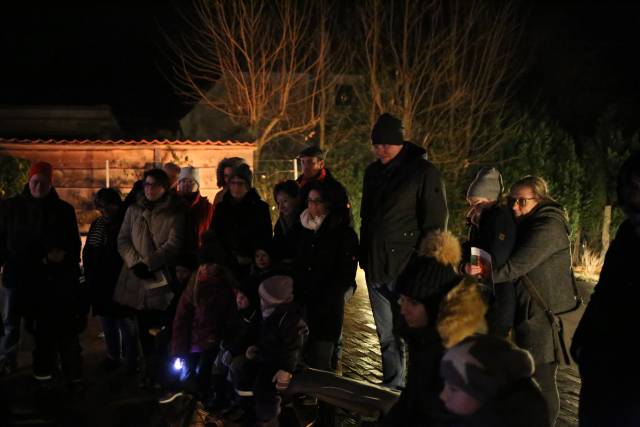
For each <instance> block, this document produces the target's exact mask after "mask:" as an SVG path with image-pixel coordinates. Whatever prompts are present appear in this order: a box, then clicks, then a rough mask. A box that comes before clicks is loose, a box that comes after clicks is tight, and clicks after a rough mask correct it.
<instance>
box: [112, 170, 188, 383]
mask: <svg viewBox="0 0 640 427" xmlns="http://www.w3.org/2000/svg"><path fill="white" fill-rule="evenodd" d="M169 188H170V187H169V177H168V176H167V174H166V173H165V172H164V171H163V170H161V169H151V170H149V171H147V172H145V174H144V195H143V196H142V195H141V196H140V197H139V198H138V200H137V202H136V203H135V204H133V205H131V206H130V207H129V209H127V213H126V214H125V217H124V222H123V223H122V227H121V229H120V234H119V235H118V252H119V253H120V256H122V259H123V261H124V265H123V267H122V271H121V272H120V277H119V279H118V284H117V285H116V290H115V293H114V299H115V301H116V302H118V303H120V304H122V305H125V306H128V307H131V308H134V309H135V310H137V324H138V333H139V334H140V343H141V346H142V352H143V356H144V358H145V362H146V366H147V372H146V380H149V381H156V382H159V381H161V377H160V376H159V375H160V374H161V369H162V367H163V366H166V365H165V363H164V361H165V358H166V351H158V350H156V348H155V347H156V346H155V342H154V336H153V335H152V334H151V333H152V332H155V331H161V330H167V331H169V330H170V327H169V326H170V325H169V323H170V321H171V319H172V312H171V310H170V309H169V308H170V305H171V302H172V301H173V299H174V294H173V291H172V289H171V286H170V284H171V283H172V281H173V271H172V270H173V267H174V265H175V262H176V259H177V257H178V255H179V253H180V251H181V250H182V245H183V240H184V231H185V230H184V228H185V224H184V221H185V217H184V212H183V211H182V210H181V208H180V207H179V204H177V202H176V201H175V199H174V196H173V195H172V194H170V193H169ZM165 350H166V349H165Z"/></svg>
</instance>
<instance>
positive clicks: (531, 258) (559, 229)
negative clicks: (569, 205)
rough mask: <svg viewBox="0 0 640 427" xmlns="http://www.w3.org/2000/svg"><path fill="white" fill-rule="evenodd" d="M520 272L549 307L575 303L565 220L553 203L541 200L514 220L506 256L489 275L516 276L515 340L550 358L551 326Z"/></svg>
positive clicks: (547, 360)
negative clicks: (511, 247)
mask: <svg viewBox="0 0 640 427" xmlns="http://www.w3.org/2000/svg"><path fill="white" fill-rule="evenodd" d="M525 274H526V275H527V276H528V277H529V279H530V280H531V282H533V284H534V285H535V286H536V289H537V290H538V291H539V293H540V295H541V296H542V298H543V299H544V300H545V301H546V302H547V304H548V305H549V306H550V307H551V309H552V310H554V311H561V310H563V309H567V308H569V307H571V306H573V305H575V299H574V295H573V288H572V276H571V274H572V272H571V253H570V242H569V225H568V223H567V220H566V216H565V213H564V210H563V208H562V207H561V206H560V205H558V204H557V203H546V204H540V205H538V206H536V207H535V208H534V210H533V211H532V212H531V213H529V214H528V215H527V216H526V217H524V218H522V219H521V220H520V221H519V222H518V224H517V238H516V246H515V248H514V250H513V252H512V254H511V257H510V258H509V259H508V260H507V262H506V263H505V264H504V265H503V266H502V267H500V268H498V269H496V270H494V275H493V279H494V281H495V282H496V283H502V282H510V281H517V283H516V298H517V307H516V314H515V320H514V332H515V342H516V344H517V345H518V346H519V347H521V348H523V349H525V350H528V351H529V352H530V353H531V355H532V356H533V359H534V361H535V363H536V364H540V363H550V362H554V361H556V353H555V350H556V349H555V348H554V341H553V333H554V332H553V329H552V327H551V325H550V323H549V320H548V319H547V317H546V315H545V313H544V311H543V310H542V309H541V308H540V307H539V306H538V305H537V304H536V303H535V302H534V301H533V300H532V299H531V297H530V295H529V293H528V292H527V290H526V288H525V287H524V285H523V284H522V282H521V280H520V278H521V277H522V276H524V275H525Z"/></svg>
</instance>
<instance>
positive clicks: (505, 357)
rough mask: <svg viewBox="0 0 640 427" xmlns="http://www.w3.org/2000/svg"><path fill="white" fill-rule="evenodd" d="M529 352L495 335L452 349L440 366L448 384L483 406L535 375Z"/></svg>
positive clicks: (471, 339)
mask: <svg viewBox="0 0 640 427" xmlns="http://www.w3.org/2000/svg"><path fill="white" fill-rule="evenodd" d="M533 372H534V364H533V359H532V357H531V354H529V352H528V351H526V350H522V349H519V348H517V347H516V346H515V345H513V344H512V343H510V342H509V341H507V340H505V339H503V338H500V337H496V336H493V335H480V334H478V335H472V336H470V337H467V338H466V339H464V340H462V341H461V342H460V343H458V344H457V345H455V346H454V347H452V348H450V349H449V350H448V351H447V352H446V353H445V355H444V357H443V358H442V361H441V363H440V374H441V375H442V377H443V378H444V380H445V382H447V383H449V384H451V385H453V386H456V387H458V388H460V389H461V390H463V391H465V392H466V393H468V394H469V395H471V396H473V397H475V398H476V399H478V400H479V401H480V402H482V403H483V404H484V403H486V402H488V401H490V400H491V399H493V398H494V397H496V396H498V395H499V394H501V393H504V392H506V391H507V390H509V388H510V387H512V386H513V385H514V384H515V383H516V382H517V381H519V380H521V379H524V378H529V377H531V376H532V375H533Z"/></svg>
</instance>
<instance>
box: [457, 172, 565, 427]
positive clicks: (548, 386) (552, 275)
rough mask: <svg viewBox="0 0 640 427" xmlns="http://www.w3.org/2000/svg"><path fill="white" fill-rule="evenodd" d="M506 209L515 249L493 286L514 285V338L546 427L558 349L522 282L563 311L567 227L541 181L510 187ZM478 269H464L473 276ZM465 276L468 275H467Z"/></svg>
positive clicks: (553, 407)
mask: <svg viewBox="0 0 640 427" xmlns="http://www.w3.org/2000/svg"><path fill="white" fill-rule="evenodd" d="M509 206H510V207H511V210H512V212H513V216H514V217H515V220H516V227H517V237H516V244H515V248H514V249H513V252H512V253H511V255H510V256H509V259H508V260H507V261H506V263H504V264H503V265H502V266H501V267H499V268H497V269H494V272H493V280H494V282H495V283H496V284H498V285H497V286H500V285H504V284H507V283H510V282H515V286H516V299H517V301H516V312H515V319H514V338H515V342H516V344H517V345H518V346H519V347H520V348H523V349H525V350H528V351H529V352H530V353H531V355H532V356H533V359H534V362H535V365H536V367H535V374H534V378H535V379H536V381H537V382H538V384H539V385H540V388H541V390H542V393H543V394H544V396H545V400H546V401H547V404H548V405H549V413H550V425H554V424H555V420H556V418H557V416H558V411H559V409H560V401H559V396H558V386H557V383H556V373H557V370H558V363H559V362H560V360H559V357H558V354H559V351H560V350H561V349H559V348H557V347H558V345H557V343H556V340H554V334H555V331H554V329H553V328H552V326H551V323H550V321H549V319H548V318H547V316H546V315H545V312H544V310H543V309H542V308H541V307H540V306H539V305H538V304H537V303H536V301H535V300H533V299H532V297H531V295H530V294H529V292H528V290H527V288H526V285H525V284H524V280H526V279H524V278H525V277H526V278H528V280H529V281H530V283H531V284H533V286H535V289H536V290H537V291H538V293H539V294H540V296H541V297H542V298H543V300H544V301H545V302H546V304H547V305H548V306H549V307H550V308H551V309H552V310H553V311H555V312H558V311H562V310H564V309H567V308H568V307H570V306H571V305H572V304H575V300H574V301H570V300H571V299H572V298H573V293H572V280H573V279H572V272H571V253H570V242H569V233H570V230H569V225H568V223H567V218H566V214H565V211H564V209H563V208H562V206H561V205H559V204H558V203H557V202H556V201H555V200H553V199H552V198H551V196H550V195H549V192H548V189H547V184H546V182H545V181H544V179H542V178H540V177H537V176H527V177H525V178H522V179H521V180H519V181H517V182H516V183H515V184H513V185H512V186H511V190H510V195H509ZM478 269H479V268H478V267H471V268H468V269H467V272H468V273H470V274H473V275H475V274H477V273H478V271H477V270H478ZM469 270H471V271H469Z"/></svg>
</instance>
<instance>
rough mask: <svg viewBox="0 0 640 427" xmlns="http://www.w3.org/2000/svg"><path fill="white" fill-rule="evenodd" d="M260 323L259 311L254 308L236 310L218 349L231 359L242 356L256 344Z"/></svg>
mask: <svg viewBox="0 0 640 427" xmlns="http://www.w3.org/2000/svg"><path fill="white" fill-rule="evenodd" d="M260 321H261V315H260V310H259V309H257V308H256V307H249V308H246V309H244V310H238V311H237V312H236V313H235V315H234V316H233V318H232V319H231V321H230V322H229V324H228V325H227V328H226V333H225V336H224V338H223V340H222V344H221V345H220V347H221V348H222V349H223V350H224V351H228V352H229V353H231V355H232V356H233V357H236V356H241V355H243V354H244V353H245V351H247V348H249V346H251V345H255V344H256V343H257V342H258V337H259V336H260Z"/></svg>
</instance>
